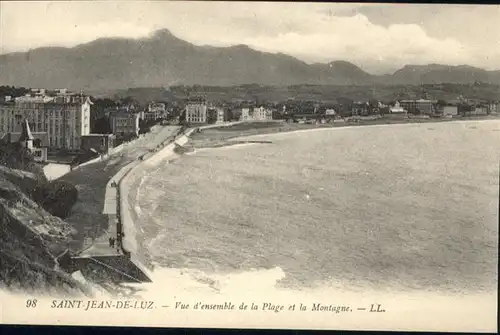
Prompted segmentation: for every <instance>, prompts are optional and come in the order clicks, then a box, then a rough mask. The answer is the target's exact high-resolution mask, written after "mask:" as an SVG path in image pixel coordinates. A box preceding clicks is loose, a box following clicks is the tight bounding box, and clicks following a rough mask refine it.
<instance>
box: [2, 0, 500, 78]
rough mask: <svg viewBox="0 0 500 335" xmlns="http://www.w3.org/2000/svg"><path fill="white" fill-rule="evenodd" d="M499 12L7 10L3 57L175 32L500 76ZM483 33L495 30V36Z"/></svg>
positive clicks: (61, 5)
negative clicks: (499, 71) (499, 72)
mask: <svg viewBox="0 0 500 335" xmlns="http://www.w3.org/2000/svg"><path fill="white" fill-rule="evenodd" d="M477 7H479V6H477ZM484 7H485V6H484ZM448 8H449V10H448ZM499 8H500V7H499V6H496V7H494V8H491V9H490V10H489V11H488V9H483V8H479V9H476V7H470V6H469V7H464V6H450V7H448V6H446V5H436V6H432V5H427V6H421V7H416V6H411V5H404V6H399V5H378V4H373V5H367V4H328V3H315V4H311V3H249V2H147V1H122V2H117V1H93V2H90V1H85V2H61V1H57V2H36V3H33V2H31V3H27V2H8V3H6V2H0V25H1V26H0V48H1V49H0V52H5V51H6V50H26V49H28V48H34V47H38V46H44V45H59V46H73V45H76V44H80V43H85V42H88V41H91V40H94V39H96V38H98V37H134V38H135V37H142V36H146V35H148V34H149V33H150V32H152V31H154V30H155V29H159V28H167V29H170V30H171V31H172V33H173V34H174V35H176V36H178V37H180V38H182V39H185V40H187V41H189V42H191V43H194V44H198V45H203V44H208V45H215V46H228V45H234V44H248V45H249V46H251V47H253V48H255V49H258V50H262V51H268V52H282V53H287V54H290V55H292V56H296V57H298V58H300V59H303V60H305V61H307V62H325V61H331V60H340V59H342V60H349V61H353V62H354V63H356V64H358V65H360V66H361V67H363V68H365V69H367V70H369V71H371V72H381V71H390V70H394V69H396V68H398V67H401V66H403V65H406V64H427V63H447V64H452V65H458V64H470V65H475V66H480V67H486V68H500V30H499V29H498V27H497V26H496V25H497V23H496V22H498V21H500V10H499ZM412 10H414V12H413V13H414V15H413V16H412V15H410V14H411V13H412ZM485 10H486V11H487V12H488V13H487V14H486V12H485ZM398 13H399V16H398ZM495 19H496V20H495ZM418 20H420V21H418ZM464 22H467V24H465V23H464ZM469 23H470V24H469ZM494 27H497V28H496V30H495V28H494ZM482 28H486V29H488V33H485V31H484V30H482ZM474 36H476V38H474Z"/></svg>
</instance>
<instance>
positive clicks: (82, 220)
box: [60, 126, 180, 256]
mask: <svg viewBox="0 0 500 335" xmlns="http://www.w3.org/2000/svg"><path fill="white" fill-rule="evenodd" d="M179 130H180V127H179V126H156V127H154V128H153V130H152V131H151V132H150V133H148V134H145V135H142V136H141V137H140V138H139V139H137V140H135V141H133V142H130V143H126V144H125V145H124V146H123V148H122V149H121V150H119V151H118V152H115V153H113V154H112V155H110V156H109V157H107V158H106V159H104V160H103V161H100V162H96V163H92V164H89V165H86V166H82V167H80V168H78V169H76V170H73V171H71V172H69V173H68V174H66V175H64V176H63V177H61V178H60V180H64V181H68V182H70V183H72V184H73V185H75V186H76V188H77V189H78V201H77V203H76V204H75V205H74V206H73V209H72V213H71V215H70V216H69V217H68V218H67V219H66V221H67V222H69V223H70V224H71V225H72V226H73V227H74V228H75V229H76V231H77V234H76V239H75V241H74V243H72V244H71V245H69V246H68V247H69V249H70V250H71V251H73V252H78V253H80V255H81V256H105V255H116V254H121V253H122V251H121V248H120V246H119V245H117V244H116V243H115V246H114V247H111V246H110V244H109V238H111V237H112V238H115V239H116V237H117V224H118V213H117V210H118V207H117V201H118V198H117V196H118V194H117V192H118V188H117V187H116V186H114V185H113V181H114V182H116V183H118V182H119V179H120V178H121V177H123V175H125V174H126V172H128V170H129V169H131V168H132V167H133V166H134V165H136V164H139V163H140V160H139V157H141V156H142V155H144V154H146V153H148V152H150V150H153V149H158V148H159V145H160V144H161V143H163V142H165V141H166V140H168V139H172V140H173V139H174V136H175V135H176V134H177V132H178V131H179ZM124 167H126V168H125V169H123V168H124ZM117 173H119V175H118V176H115V175H116V174H117Z"/></svg>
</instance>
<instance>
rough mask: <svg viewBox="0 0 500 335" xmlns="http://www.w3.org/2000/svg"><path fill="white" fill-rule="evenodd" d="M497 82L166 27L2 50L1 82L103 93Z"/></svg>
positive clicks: (497, 77)
mask: <svg viewBox="0 0 500 335" xmlns="http://www.w3.org/2000/svg"><path fill="white" fill-rule="evenodd" d="M475 82H483V83H492V84H500V71H486V70H484V69H480V68H476V67H472V66H467V65H460V66H449V65H441V64H430V65H407V66H405V67H403V68H402V69H400V70H398V71H396V72H395V73H393V74H387V75H372V74H369V73H367V72H365V71H363V70H362V69H361V68H359V67H358V66H356V65H354V64H352V63H350V62H347V61H333V62H330V63H326V64H325V63H315V64H307V63H305V62H303V61H301V60H299V59H297V58H294V57H292V56H289V55H285V54H282V53H276V54H274V53H266V52H260V51H257V50H253V49H251V48H249V47H248V46H246V45H235V46H231V47H213V46H198V45H194V44H191V43H189V42H186V41H184V40H181V39H179V38H177V37H175V36H174V35H173V34H172V33H170V31H168V30H166V29H162V30H158V31H156V32H155V33H154V34H153V35H151V36H150V37H147V38H142V39H125V38H101V39H97V40H95V41H93V42H89V43H85V44H81V45H78V46H75V47H72V48H63V47H43V48H37V49H33V50H30V51H27V52H15V53H9V54H4V55H0V85H15V86H25V87H46V88H58V87H65V88H70V89H73V90H100V89H103V90H106V89H108V90H109V89H124V88H129V87H161V86H169V85H182V84H183V85H194V84H198V85H211V86H232V85H242V84H260V85H276V86H288V85H299V84H315V85H420V84H438V83H460V84H468V83H475Z"/></svg>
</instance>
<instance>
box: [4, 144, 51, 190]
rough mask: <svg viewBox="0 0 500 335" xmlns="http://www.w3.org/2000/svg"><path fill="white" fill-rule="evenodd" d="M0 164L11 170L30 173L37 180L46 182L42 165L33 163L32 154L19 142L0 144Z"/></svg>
mask: <svg viewBox="0 0 500 335" xmlns="http://www.w3.org/2000/svg"><path fill="white" fill-rule="evenodd" d="M0 164H1V165H4V166H7V167H9V168H11V169H17V170H23V171H27V172H31V173H33V174H34V175H35V176H36V178H37V180H39V181H47V178H46V177H45V173H44V172H43V167H42V165H41V164H40V163H37V162H35V160H34V158H33V154H32V153H31V152H30V151H29V150H28V149H26V148H24V147H23V146H22V145H21V144H20V143H19V142H15V143H4V142H3V143H0Z"/></svg>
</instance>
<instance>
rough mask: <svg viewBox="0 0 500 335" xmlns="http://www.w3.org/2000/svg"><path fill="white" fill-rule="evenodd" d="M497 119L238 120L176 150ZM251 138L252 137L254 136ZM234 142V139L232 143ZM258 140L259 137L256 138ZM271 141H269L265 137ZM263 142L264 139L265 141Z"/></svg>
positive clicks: (194, 137) (498, 117) (197, 135)
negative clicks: (273, 137) (280, 136)
mask: <svg viewBox="0 0 500 335" xmlns="http://www.w3.org/2000/svg"><path fill="white" fill-rule="evenodd" d="M494 120H500V115H492V116H489V117H470V118H455V119H433V118H431V119H400V120H395V119H393V120H391V119H383V118H382V119H376V120H359V121H358V122H351V121H348V122H342V123H334V124H298V123H287V122H286V121H284V120H272V121H268V122H265V121H257V122H252V121H248V122H241V123H238V124H235V125H231V126H226V127H225V128H224V129H223V128H217V127H213V128H210V129H202V130H201V132H196V131H195V132H194V133H193V135H192V136H191V137H190V141H189V142H188V143H187V144H186V145H185V148H184V149H182V151H184V152H180V153H179V154H185V153H192V152H193V151H195V150H196V149H209V148H221V147H227V146H233V145H235V144H250V143H252V142H258V140H257V139H258V138H259V137H262V136H268V135H276V134H290V133H294V132H309V131H320V130H331V129H340V128H355V127H389V126H391V125H416V124H436V123H445V122H454V123H468V122H484V121H494ZM238 128H241V129H238ZM254 139H255V140H254ZM235 142H236V143H235ZM260 142H262V141H260ZM267 142H271V143H272V141H267ZM267 142H266V143H267Z"/></svg>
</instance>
